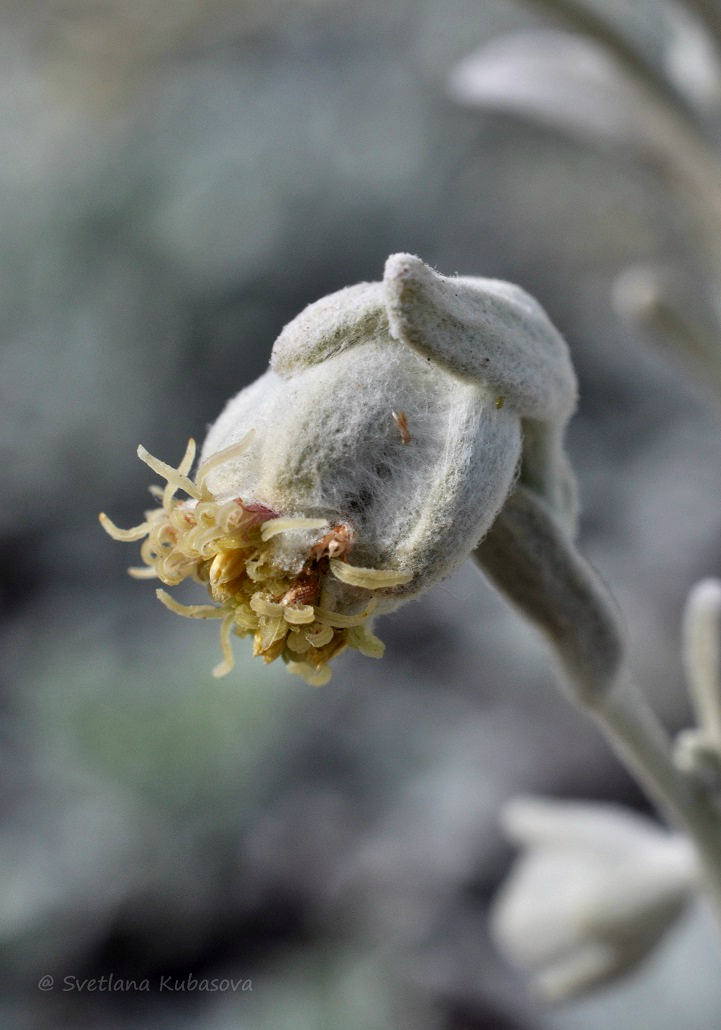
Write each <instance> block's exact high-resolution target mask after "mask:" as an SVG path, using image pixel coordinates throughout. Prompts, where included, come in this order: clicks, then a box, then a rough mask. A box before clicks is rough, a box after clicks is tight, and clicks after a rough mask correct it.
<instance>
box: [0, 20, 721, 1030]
mask: <svg viewBox="0 0 721 1030" xmlns="http://www.w3.org/2000/svg"><path fill="white" fill-rule="evenodd" d="M590 6H594V5H590ZM668 6H669V5H665V4H663V3H661V2H660V0H648V2H647V3H635V4H633V5H632V4H631V3H630V2H622V0H618V2H611V0H608V2H605V3H604V2H600V0H599V2H597V3H596V4H595V7H596V9H597V10H599V11H601V12H602V13H603V14H604V15H608V17H609V18H610V19H611V20H612V22H613V23H614V24H615V25H617V26H619V27H620V28H624V29H625V28H627V29H628V31H629V32H632V33H633V34H634V38H635V39H636V40H637V41H639V43H640V45H642V46H643V47H645V48H646V52H647V53H648V55H649V59H650V60H652V61H653V60H655V59H656V58H657V57H658V54H659V53H660V52H661V49H662V43H663V40H662V35H663V31H662V30H663V26H662V25H661V23H660V22H659V19H658V17H657V15H658V11H659V9H660V8H662V7H663V8H666V7H668ZM543 23H544V16H543V12H539V11H533V10H529V9H528V8H527V7H526V6H524V5H522V4H519V3H515V2H513V0H484V2H483V3H479V2H478V0H360V2H358V0H356V2H355V3H354V2H351V0H205V2H204V3H199V2H196V0H142V2H141V0H76V2H70V0H52V2H50V0H22V2H21V0H14V2H13V0H4V2H3V3H2V5H1V6H0V28H1V30H2V31H0V55H1V58H2V59H1V60H0V127H1V137H0V138H2V149H1V150H0V311H1V312H2V318H1V320H0V324H1V326H2V329H1V332H2V347H1V348H0V383H1V384H2V390H3V394H4V400H3V417H2V434H1V437H0V439H1V441H2V443H1V445H2V448H3V451H4V452H5V456H6V460H5V462H4V467H5V471H6V474H7V475H8V482H7V484H6V487H5V488H4V491H3V504H2V506H0V526H1V530H2V538H1V542H0V548H1V550H0V557H1V561H2V572H3V577H2V593H1V595H0V599H1V601H2V606H3V607H2V611H3V618H2V623H1V630H0V632H1V633H2V641H1V646H2V654H3V656H4V662H3V665H4V669H5V678H4V683H3V688H2V694H1V695H0V703H2V707H3V720H2V736H1V737H0V765H1V767H2V780H1V781H0V783H1V786H0V882H1V883H2V890H1V891H0V1023H2V1025H3V1026H6V1027H12V1028H19V1030H24V1028H35V1027H52V1028H56V1027H57V1028H66V1027H67V1028H98V1030H105V1028H107V1030H120V1028H126V1027H131V1028H139V1030H144V1028H146V1027H147V1028H151V1027H152V1028H159V1027H160V1028H162V1027H169V1028H171V1027H172V1028H180V1030H186V1028H187V1030H195V1028H203V1030H235V1028H238V1030H286V1028H293V1030H321V1028H322V1030H336V1028H338V1027H343V1028H344V1030H387V1028H388V1030H389V1028H394V1030H395V1028H399V1030H400V1028H402V1030H405V1028H413V1030H481V1028H487V1030H535V1028H538V1030H596V1028H599V1030H600V1028H601V1027H608V1026H614V1027H615V1028H617V1030H626V1028H628V1030H630V1028H631V1027H638V1026H645V1025H648V1026H653V1027H654V1028H656V1030H666V1028H668V1030H676V1028H677V1027H678V1026H680V1025H684V1026H686V1027H689V1028H691V1030H695V1028H698V1030H707V1028H708V1027H709V1026H713V1025H717V1024H718V1022H719V1020H721V986H720V983H719V975H718V970H719V961H720V960H721V948H719V945H718V944H717V942H716V940H715V937H714V932H713V928H712V927H711V925H710V920H709V918H708V917H707V915H706V914H705V913H704V912H703V911H699V912H694V913H692V914H691V915H689V917H688V918H687V919H686V920H685V922H684V924H683V925H682V926H681V927H680V928H679V929H678V930H677V931H676V932H674V933H673V934H672V935H671V936H669V938H668V940H667V942H666V943H665V944H664V946H663V947H662V948H661V949H660V950H659V951H657V952H656V953H655V954H654V956H653V958H652V959H651V961H650V962H648V963H647V964H646V966H645V967H644V968H643V969H642V970H640V971H639V972H638V973H637V974H635V975H634V976H633V977H632V978H630V979H629V980H628V981H626V982H625V983H623V984H621V985H617V986H613V987H609V988H607V989H605V990H602V991H599V992H597V993H596V994H595V995H593V996H592V997H589V998H588V999H587V1000H585V1001H582V1002H577V1003H574V1004H572V1005H567V1006H565V1007H563V1008H561V1009H557V1010H548V1009H545V1008H543V1007H542V1006H541V1005H539V1004H538V1003H537V1002H536V1001H535V1000H534V999H533V998H532V997H531V996H530V994H529V993H528V992H527V990H526V988H525V986H524V983H523V981H522V980H521V979H520V978H519V977H518V976H517V974H516V973H514V972H513V970H511V969H510V968H508V967H507V966H506V965H505V963H504V962H503V960H502V959H501V958H500V957H499V956H498V955H497V954H496V952H495V950H494V948H493V946H492V944H491V942H490V940H489V936H488V930H487V912H488V904H489V900H490V898H491V897H492V895H493V892H494V890H495V888H496V886H497V884H498V883H499V881H500V880H501V878H502V877H503V876H504V874H505V872H506V870H507V868H508V866H509V863H510V861H511V859H512V851H511V849H510V847H509V846H508V845H507V844H506V843H505V842H504V841H503V839H502V838H501V835H500V832H499V830H498V827H497V815H498V811H499V808H500V806H501V805H502V803H503V801H504V800H505V799H506V798H508V797H510V796H512V795H514V794H516V793H519V792H523V793H533V792H537V793H546V794H553V795H558V796H562V797H590V798H598V799H604V800H615V801H621V802H623V803H626V804H629V805H631V806H633V807H636V808H638V809H640V810H644V809H645V808H646V802H645V801H644V799H643V797H642V796H641V795H640V793H639V791H638V789H637V788H636V787H635V785H634V784H633V782H632V781H631V780H630V779H629V777H628V776H627V775H626V774H625V772H624V771H623V770H622V769H621V767H620V766H619V765H618V764H617V762H616V760H615V759H614V757H613V756H612V755H611V753H610V751H609V750H608V748H607V747H606V746H605V744H604V743H603V742H602V740H601V739H600V737H599V736H598V734H597V732H596V730H595V728H594V727H593V726H591V725H589V724H587V722H586V721H585V719H584V718H583V717H582V716H580V715H578V714H577V713H576V712H575V711H574V710H572V709H571V707H570V706H569V705H568V704H567V703H566V702H565V701H564V700H563V699H562V698H561V697H560V695H559V694H558V692H557V690H556V687H555V685H554V673H553V667H552V664H551V661H550V658H549V655H548V653H547V652H546V650H545V648H544V646H543V644H542V643H541V642H540V641H539V640H538V639H537V638H536V636H535V635H534V633H533V632H532V631H531V630H529V629H528V628H526V627H525V626H524V625H523V624H522V623H521V622H520V620H519V619H518V618H517V617H516V616H515V615H514V614H513V613H511V612H510V611H508V610H507V609H506V607H505V606H504V604H503V603H502V602H501V600H500V599H499V598H498V597H497V596H496V595H495V594H494V593H493V592H492V590H491V589H490V588H489V587H488V585H487V584H486V583H485V582H484V581H483V579H482V578H481V576H480V574H479V573H478V572H477V571H476V570H475V569H474V568H471V567H470V566H469V567H466V568H464V569H462V570H461V571H460V572H459V573H458V574H457V575H456V576H455V577H454V578H453V579H451V580H449V581H448V582H446V583H444V584H443V585H441V586H440V587H438V588H437V589H436V590H435V591H434V592H433V593H432V594H430V595H429V596H427V597H426V598H425V599H424V600H423V601H421V602H419V603H415V604H413V605H410V606H408V607H407V608H405V609H402V610H401V611H399V612H398V613H397V614H395V615H393V616H390V617H388V618H386V619H385V620H384V621H383V623H382V626H381V627H380V635H381V637H382V638H383V640H384V641H385V642H386V644H387V652H386V657H385V658H384V660H383V662H382V663H375V662H373V661H371V660H369V659H365V658H362V657H361V656H359V655H357V654H355V653H352V654H350V655H349V656H347V657H344V658H343V659H342V660H341V661H339V662H338V663H337V664H336V665H335V668H334V676H333V680H332V681H331V683H330V684H329V685H328V686H327V687H325V688H322V689H314V688H310V687H306V686H305V685H304V684H302V683H301V682H300V681H295V680H294V679H292V678H291V677H289V676H288V675H287V674H286V673H285V671H284V669H283V668H282V667H276V666H270V667H265V666H263V665H262V664H261V663H259V662H254V661H253V660H251V659H250V657H249V648H248V647H247V646H244V645H246V644H247V642H238V643H237V644H236V647H235V651H236V656H237V662H238V664H237V667H236V669H235V670H234V672H233V673H232V674H231V675H230V676H229V677H227V679H224V680H220V681H217V680H214V679H213V678H212V676H211V674H210V670H211V668H212V666H213V665H214V664H215V662H216V661H217V659H218V654H217V651H218V643H217V627H215V625H206V624H199V623H189V622H187V621H185V620H182V619H178V618H177V617H175V616H173V615H171V614H170V613H169V612H168V611H166V610H165V609H164V608H163V607H161V606H160V605H159V604H158V603H157V601H156V600H155V597H154V592H153V589H152V585H151V584H147V583H138V582H136V581H132V580H130V579H128V577H127V576H126V573H125V569H126V567H127V566H128V565H129V564H133V563H135V562H136V560H137V559H136V548H135V546H125V545H119V544H114V543H113V542H111V541H110V540H109V538H108V537H106V536H105V534H104V533H103V532H102V530H101V529H100V527H99V525H98V521H97V513H98V511H100V510H104V511H107V512H108V514H109V515H110V516H111V518H113V519H114V520H115V521H116V522H117V523H118V524H119V525H122V526H127V525H135V524H137V523H138V522H139V521H140V519H141V515H142V512H143V510H144V509H145V508H146V507H147V497H148V495H147V486H148V483H149V482H150V481H151V480H152V478H153V477H152V475H151V474H149V470H148V469H147V468H146V467H145V466H143V465H142V464H141V463H140V462H138V460H137V458H136V457H135V449H136V446H137V444H138V443H141V442H142V443H143V444H144V445H145V446H146V447H147V448H148V449H149V450H150V452H151V453H153V454H155V455H158V456H159V457H160V458H162V459H164V460H166V461H169V462H170V463H171V464H175V463H176V462H177V461H178V460H179V459H180V457H181V455H182V452H183V450H184V447H185V444H186V441H187V439H188V437H189V436H191V435H192V436H194V437H196V438H197V439H202V437H203V435H204V432H205V428H206V426H207V425H208V423H210V422H212V421H213V420H214V419H215V418H216V416H217V414H218V413H219V411H220V409H221V407H222V406H223V404H224V402H225V401H226V399H227V398H228V397H229V396H230V395H231V394H232V393H235V392H236V391H237V390H239V389H240V388H241V387H243V386H244V385H246V384H247V383H248V382H250V381H251V380H252V379H253V378H255V377H256V376H257V375H258V374H259V373H260V372H261V371H262V370H263V369H264V367H265V366H266V364H267V361H268V356H269V353H270V348H271V346H272V343H273V341H274V339H275V337H276V336H277V334H278V332H279V331H280V329H281V328H282V326H283V325H284V324H285V323H286V322H287V321H288V320H289V319H290V318H292V317H293V316H294V315H295V314H297V313H298V312H299V311H300V310H301V309H302V308H303V307H304V306H305V305H306V304H307V303H309V302H311V301H313V300H316V299H318V298H319V297H321V296H323V295H324V294H327V293H329V292H331V291H333V290H336V289H339V288H340V287H342V286H346V285H349V284H351V283H355V282H358V281H361V280H372V279H378V278H380V276H381V274H382V269H383V263H384V261H385V259H386V257H387V256H388V254H390V253H392V252H394V251H410V252H413V253H417V254H419V255H420V256H421V257H422V258H423V259H424V260H425V261H427V262H428V263H430V264H432V265H434V266H435V267H437V268H438V269H439V270H440V271H441V272H443V273H445V274H452V273H456V272H458V273H462V274H480V275H488V276H493V277H497V278H506V279H510V280H513V281H516V282H519V283H520V284H521V285H523V286H524V287H525V288H526V289H528V290H529V291H530V292H532V293H533V294H535V295H536V296H537V297H538V298H539V299H540V300H541V302H542V303H543V304H544V305H545V307H546V308H547V310H548V311H549V313H550V315H551V317H552V319H553V320H554V321H555V323H556V324H557V325H558V326H559V328H560V329H561V331H562V332H563V333H564V335H565V336H566V338H567V339H568V341H569V344H570V347H571V349H572V352H573V356H574V360H575V363H576V367H577V370H578V373H579V377H580V381H581V402H580V408H579V412H578V415H577V417H576V418H575V420H574V422H573V424H572V427H571V431H570V440H569V446H570V451H571V455H572V460H573V463H574V465H575V468H576V470H577V472H578V475H579V478H580V482H581V495H582V500H583V516H582V523H581V544H582V547H583V549H584V550H585V552H586V553H587V554H588V555H589V556H590V558H591V560H592V561H593V563H594V564H595V565H596V567H597V568H598V570H599V572H600V573H601V575H602V576H603V578H604V579H605V580H606V581H607V582H608V583H609V584H610V586H611V587H612V590H613V592H614V594H615V596H616V597H617V599H618V601H619V604H620V605H621V607H622V609H623V612H624V618H625V622H626V626H627V635H628V640H629V648H630V652H631V660H632V664H633V666H634V668H635V670H636V673H637V675H638V678H639V680H640V682H641V684H642V685H643V687H644V689H645V690H646V691H647V692H648V693H649V695H650V696H651V697H652V699H653V702H654V704H655V706H656V708H657V710H658V711H659V712H660V713H661V714H662V715H663V717H664V719H665V720H666V721H667V723H668V724H669V725H670V726H674V727H677V726H680V725H683V724H684V721H685V720H686V719H687V718H688V715H687V712H686V709H685V702H684V700H683V697H682V691H681V668H680V660H679V636H680V633H679V626H680V616H681V610H682V605H683V600H684V597H685V595H686V592H687V591H688V589H689V587H690V586H691V585H692V584H693V583H694V582H695V581H696V580H697V579H698V578H700V577H701V576H704V575H719V574H721V537H720V535H719V530H720V529H721V453H720V451H719V440H720V439H721V423H720V422H719V408H718V405H717V402H716V401H715V400H714V398H713V396H712V395H711V393H710V392H708V393H707V392H705V387H704V384H703V383H699V382H694V380H693V379H692V378H690V377H689V376H687V375H686V373H685V371H683V370H682V369H681V367H680V366H679V365H678V364H675V363H674V362H673V361H671V360H669V359H668V358H667V357H665V356H663V355H661V354H660V353H657V352H656V351H654V350H653V349H651V348H650V347H648V346H647V345H646V343H645V342H644V341H643V340H642V338H641V336H640V334H638V333H636V332H633V331H631V330H629V329H628V328H625V327H624V324H623V323H622V321H621V319H620V318H619V317H618V316H617V315H616V314H615V312H614V309H613V306H612V304H611V293H612V286H613V282H614V280H615V278H616V276H617V275H618V273H619V272H620V271H621V270H622V269H623V268H624V267H626V266H628V265H634V264H639V263H641V264H645V263H648V262H652V263H654V264H661V265H670V266H673V268H674V269H676V270H679V271H680V273H682V274H683V275H686V276H687V277H688V278H689V279H690V280H694V278H695V277H696V278H697V277H698V271H697V270H698V263H699V260H700V258H699V254H698V248H697V244H696V241H695V239H694V230H693V227H692V226H691V224H690V219H689V216H688V212H687V211H686V210H685V209H684V207H683V205H681V204H679V203H678V202H677V198H676V197H675V196H672V195H671V194H670V193H669V189H668V185H667V184H665V183H664V180H663V179H662V178H661V177H660V176H659V175H658V174H657V170H656V169H655V168H654V167H653V163H652V162H648V161H646V162H644V161H642V160H636V159H635V158H634V157H633V155H630V154H628V153H624V152H623V151H622V149H614V148H608V147H607V148H600V147H589V146H587V145H584V144H582V143H581V142H579V141H576V140H573V139H570V138H569V137H568V136H567V135H566V134H564V133H562V132H559V131H557V130H555V129H553V128H548V127H545V128H544V127H539V126H534V125H531V124H528V123H525V122H522V121H521V120H519V119H517V118H514V117H509V116H507V115H505V114H501V113H498V112H494V111H492V110H486V111H478V110H471V109H467V108H466V109H463V108H461V107H460V106H457V105H455V104H454V103H453V102H452V100H451V99H449V96H448V93H447V80H448V76H449V74H450V72H451V71H452V69H453V67H454V66H455V65H456V63H457V62H458V61H460V60H461V59H462V58H464V57H466V56H467V54H468V52H469V51H470V50H472V49H474V48H475V47H477V46H480V45H481V44H483V43H485V42H487V41H489V40H492V39H494V38H495V37H497V36H499V35H501V34H502V33H506V32H510V31H512V30H516V29H529V28H533V27H535V26H539V25H541V24H543ZM111 974H112V976H113V977H115V979H116V984H117V982H118V981H126V980H128V979H135V980H136V981H137V982H138V983H141V982H142V981H143V979H144V978H147V979H148V980H149V983H150V988H151V989H150V990H149V991H142V990H141V991H132V990H118V989H117V988H116V989H115V990H111V989H98V990H95V991H93V990H91V989H89V988H87V987H85V988H82V987H81V986H80V985H81V984H82V982H83V981H86V980H88V979H89V978H100V977H103V976H105V977H109V976H110V975H111ZM42 977H53V978H54V987H53V988H52V989H48V990H45V991H43V990H41V989H40V988H39V987H38V984H39V982H40V980H41V978H42ZM160 977H170V978H172V983H173V984H176V983H179V984H182V983H183V982H186V983H187V982H189V978H191V981H190V982H192V978H193V977H195V978H196V979H198V980H201V979H203V978H219V979H220V978H233V979H235V980H236V981H237V980H240V981H241V982H246V983H245V989H243V988H242V987H241V988H239V989H237V990H235V991H234V990H224V991H217V992H212V991H199V990H195V991H193V990H185V991H182V990H180V989H177V990H165V991H163V990H160V989H159V984H160ZM66 978H69V980H68V979H66ZM248 982H249V983H250V984H251V986H252V989H250V987H248V986H247V983H248ZM68 984H70V987H68ZM44 986H47V982H46V983H45V984H44ZM689 998H693V1008H692V1009H691V1011H689V1003H688V999H689Z"/></svg>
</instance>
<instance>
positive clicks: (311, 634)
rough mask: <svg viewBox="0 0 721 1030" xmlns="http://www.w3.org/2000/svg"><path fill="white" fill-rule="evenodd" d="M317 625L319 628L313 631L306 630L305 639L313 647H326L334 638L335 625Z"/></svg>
mask: <svg viewBox="0 0 721 1030" xmlns="http://www.w3.org/2000/svg"><path fill="white" fill-rule="evenodd" d="M317 626H318V628H317V629H315V630H313V631H310V630H306V631H305V639H306V640H307V641H308V643H309V644H312V646H313V647H325V645H326V644H330V642H331V640H332V639H333V636H334V634H333V627H332V626H328V625H325V626H322V625H321V624H320V623H318V624H317Z"/></svg>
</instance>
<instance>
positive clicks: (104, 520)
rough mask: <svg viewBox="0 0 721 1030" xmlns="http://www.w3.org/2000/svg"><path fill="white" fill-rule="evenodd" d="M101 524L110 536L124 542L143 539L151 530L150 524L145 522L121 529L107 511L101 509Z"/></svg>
mask: <svg viewBox="0 0 721 1030" xmlns="http://www.w3.org/2000/svg"><path fill="white" fill-rule="evenodd" d="M98 519H99V520H100V525H101V526H102V527H103V529H104V530H105V532H106V533H107V534H108V536H111V537H112V538H113V540H122V541H123V542H124V543H131V542H132V541H133V540H142V539H143V537H144V536H147V535H148V531H149V530H150V524H149V523H148V522H143V523H142V525H140V526H133V528H132V529H121V528H120V527H119V526H116V525H115V523H114V522H112V521H111V520H110V519H109V518H108V516H107V515H106V514H105V512H103V511H101V512H100V514H99V515H98Z"/></svg>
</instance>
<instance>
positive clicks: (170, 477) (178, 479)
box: [138, 444, 203, 501]
mask: <svg viewBox="0 0 721 1030" xmlns="http://www.w3.org/2000/svg"><path fill="white" fill-rule="evenodd" d="M138 457H139V458H140V460H141V461H143V462H145V464H146V465H147V466H148V467H149V468H151V469H152V470H153V472H157V473H158V475H159V476H162V477H163V479H166V480H167V481H168V483H169V484H172V485H173V486H175V487H176V489H178V490H183V491H184V492H185V493H186V494H187V495H188V496H189V497H194V498H195V499H196V501H200V500H203V494H202V493H201V491H200V490H199V489H198V487H197V486H196V485H195V483H194V482H193V481H192V479H188V477H187V476H184V475H183V474H182V473H181V472H180V471H179V469H174V468H173V467H172V465H166V463H165V462H164V461H161V460H160V459H159V458H154V457H153V455H152V454H150V453H149V452H148V451H146V449H145V448H144V447H143V445H142V444H140V445H139V447H138Z"/></svg>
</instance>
